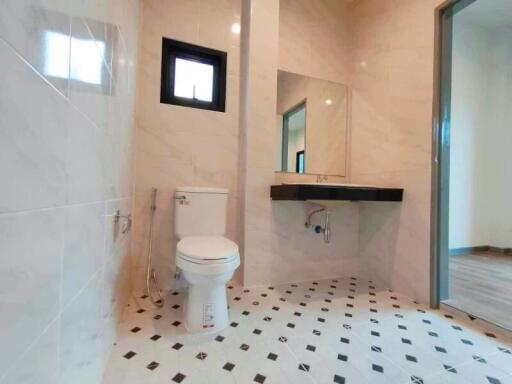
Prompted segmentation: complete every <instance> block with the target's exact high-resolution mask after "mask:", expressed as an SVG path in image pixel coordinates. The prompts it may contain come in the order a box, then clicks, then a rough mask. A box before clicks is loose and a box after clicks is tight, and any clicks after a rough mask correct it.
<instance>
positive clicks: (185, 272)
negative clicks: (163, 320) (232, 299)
mask: <svg viewBox="0 0 512 384" xmlns="http://www.w3.org/2000/svg"><path fill="white" fill-rule="evenodd" d="M227 201H228V191H227V189H221V188H198V187H178V188H176V193H175V195H174V219H175V221H174V223H175V234H176V236H177V238H178V244H177V246H176V267H178V268H179V269H180V270H181V275H182V276H183V278H184V279H185V280H186V281H187V283H188V296H187V299H186V303H185V308H184V310H185V326H186V328H187V330H188V331H189V332H190V333H215V332H219V331H221V330H222V329H224V328H225V327H227V326H228V324H229V315H228V304H227V295H226V283H227V282H228V281H229V280H230V279H231V278H232V277H233V273H234V272H235V270H236V269H237V268H238V266H239V265H240V254H239V252H238V245H237V244H236V243H234V242H233V241H231V240H229V239H227V238H226V237H225V234H226V210H227Z"/></svg>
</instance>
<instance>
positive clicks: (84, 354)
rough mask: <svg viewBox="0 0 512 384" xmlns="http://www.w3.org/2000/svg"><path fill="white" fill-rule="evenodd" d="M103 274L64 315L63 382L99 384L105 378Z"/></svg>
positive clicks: (73, 302) (90, 284)
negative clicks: (103, 365)
mask: <svg viewBox="0 0 512 384" xmlns="http://www.w3.org/2000/svg"><path fill="white" fill-rule="evenodd" d="M101 277H102V275H101V272H100V273H98V274H97V275H95V276H94V277H93V279H92V280H91V281H90V283H89V284H88V285H87V286H86V287H85V288H84V289H83V291H82V292H81V293H80V295H79V296H78V297H76V298H75V300H73V301H72V302H71V303H70V304H69V305H68V306H67V307H66V308H65V309H64V311H63V312H62V317H61V329H60V362H61V375H60V383H62V384H65V383H66V384H67V383H77V384H88V383H98V382H100V380H101V375H102V371H101V368H102V364H103V361H102V358H104V357H103V356H101V353H100V352H101V350H102V348H101V347H102V345H101V344H102V343H101V331H102V322H101V319H102V318H101V308H102V306H101V288H102V286H101V282H102V279H101Z"/></svg>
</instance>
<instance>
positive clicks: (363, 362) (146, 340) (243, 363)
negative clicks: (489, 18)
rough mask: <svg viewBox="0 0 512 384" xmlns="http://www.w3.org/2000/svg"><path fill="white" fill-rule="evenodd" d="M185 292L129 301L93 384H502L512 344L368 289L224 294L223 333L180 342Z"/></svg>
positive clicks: (509, 382) (343, 282)
mask: <svg viewBox="0 0 512 384" xmlns="http://www.w3.org/2000/svg"><path fill="white" fill-rule="evenodd" d="M184 294H185V292H171V293H170V294H169V295H168V296H167V298H166V303H165V307H164V308H162V309H153V308H152V307H151V305H150V303H149V302H148V299H147V298H136V299H133V300H132V301H131V302H130V304H129V306H128V307H127V308H126V311H125V314H124V318H123V321H122V323H120V324H119V333H120V335H119V339H118V342H117V343H116V345H115V346H114V348H113V351H112V355H111V358H110V362H109V365H108V367H107V370H106V373H105V377H104V382H103V384H114V383H115V384H134V383H149V384H153V383H154V384H157V383H158V384H160V383H162V384H163V383H236V384H245V383H265V384H269V383H298V384H301V383H310V384H311V383H318V384H321V383H342V384H351V383H354V384H369V383H379V384H380V383H390V384H401V383H403V384H406V383H416V384H452V383H454V384H455V383H460V384H465V383H467V384H512V337H511V336H510V334H507V333H505V332H504V331H501V332H499V331H496V330H495V329H490V328H488V327H486V325H485V324H482V323H476V322H474V321H473V320H471V319H470V318H468V317H467V316H465V315H463V314H458V313H454V312H447V311H432V310H430V309H428V308H427V307H425V306H423V305H419V304H416V303H414V302H413V301H412V300H410V299H408V298H407V297H404V296H403V295H400V294H397V293H395V292H391V291H388V290H386V289H382V288H380V287H378V286H377V285H375V284H374V283H373V282H371V281H366V280H361V279H357V278H340V279H330V280H323V281H315V282H304V283H296V284H286V285H279V286H275V287H263V288H251V289H247V288H243V287H239V286H229V288H228V296H229V305H230V316H231V325H230V326H229V327H228V328H227V329H226V330H224V331H223V332H221V333H220V334H217V335H212V336H203V335H188V334H187V333H186V330H185V328H184V324H183V314H182V310H183V300H184Z"/></svg>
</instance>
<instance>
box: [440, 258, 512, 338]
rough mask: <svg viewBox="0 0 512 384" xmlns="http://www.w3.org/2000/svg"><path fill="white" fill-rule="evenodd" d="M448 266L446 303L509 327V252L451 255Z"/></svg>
mask: <svg viewBox="0 0 512 384" xmlns="http://www.w3.org/2000/svg"><path fill="white" fill-rule="evenodd" d="M449 268H450V275H449V279H450V281H449V297H450V298H449V300H446V301H445V303H446V304H448V305H451V306H453V307H455V308H457V309H460V310H463V311H464V312H467V313H469V314H472V315H474V316H477V317H480V318H482V319H484V320H487V321H490V322H492V323H495V324H497V325H499V326H501V327H504V328H507V329H512V255H501V254H493V253H487V252H483V253H479V254H472V255H460V256H451V257H450V267H449Z"/></svg>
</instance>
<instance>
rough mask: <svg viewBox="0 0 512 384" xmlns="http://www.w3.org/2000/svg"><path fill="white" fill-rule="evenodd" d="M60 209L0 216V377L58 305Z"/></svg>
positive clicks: (61, 241)
mask: <svg viewBox="0 0 512 384" xmlns="http://www.w3.org/2000/svg"><path fill="white" fill-rule="evenodd" d="M64 226H65V214H64V210H62V209H57V210H53V209H49V210H42V211H32V212H27V213H18V214H4V215H0V254H1V255H2V262H1V263H0V275H1V277H2V278H1V279H0V302H1V305H2V316H1V318H0V339H2V346H1V347H0V377H1V374H2V373H4V372H5V371H6V369H7V368H8V367H10V366H11V365H12V364H13V363H14V361H15V359H16V358H17V357H18V356H20V355H21V354H22V353H23V352H24V351H25V350H26V349H27V347H28V346H29V345H30V344H31V343H32V341H33V340H34V339H35V338H36V337H37V336H39V335H40V334H41V333H42V332H43V331H44V329H45V328H46V327H47V326H48V324H50V322H51V321H52V320H53V319H54V318H55V317H56V316H57V315H58V313H59V309H60V281H61V256H62V245H63V231H64Z"/></svg>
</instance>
